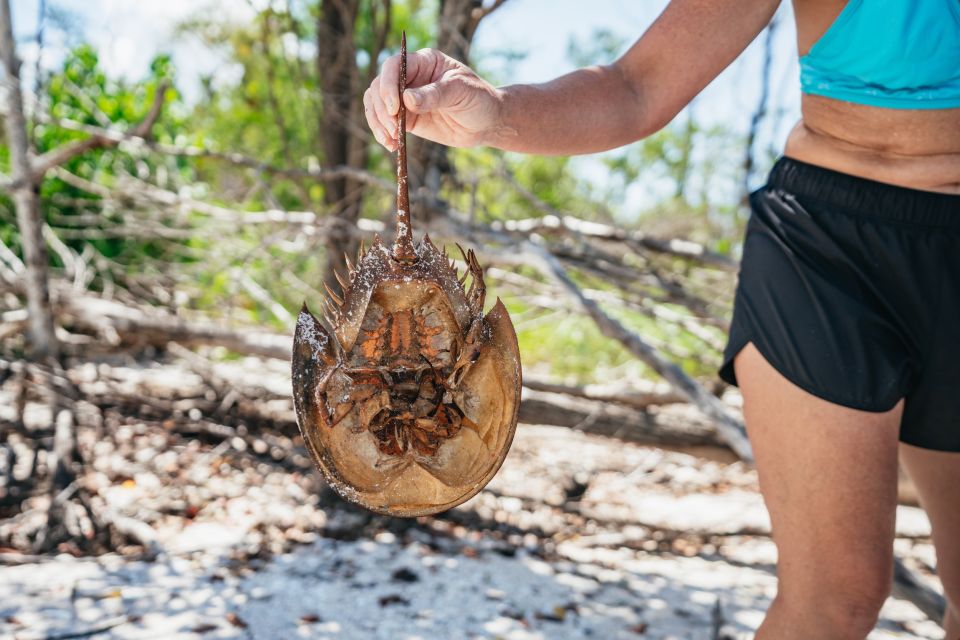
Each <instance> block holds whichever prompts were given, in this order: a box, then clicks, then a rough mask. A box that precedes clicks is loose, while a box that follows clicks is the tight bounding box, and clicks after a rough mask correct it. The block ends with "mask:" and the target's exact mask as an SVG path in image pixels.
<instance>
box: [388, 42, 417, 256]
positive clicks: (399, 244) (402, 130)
mask: <svg viewBox="0 0 960 640" xmlns="http://www.w3.org/2000/svg"><path fill="white" fill-rule="evenodd" d="M406 88H407V32H406V31H404V32H403V35H402V36H401V39H400V86H399V93H400V96H399V97H400V110H399V112H398V113H397V239H396V241H394V243H393V259H394V260H396V261H398V262H416V260H417V254H416V252H415V251H414V249H413V228H412V227H411V226H410V193H409V192H408V191H407V107H406V106H405V105H404V104H403V91H404V89H406Z"/></svg>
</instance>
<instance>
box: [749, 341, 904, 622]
mask: <svg viewBox="0 0 960 640" xmlns="http://www.w3.org/2000/svg"><path fill="white" fill-rule="evenodd" d="M734 366H735V367H736V374H737V380H738V382H739V385H740V388H741V390H742V392H743V399H744V414H745V418H746V425H747V431H748V433H749V435H750V441H751V443H752V445H753V450H754V454H755V456H756V462H757V470H758V472H759V478H760V490H761V491H762V492H763V497H764V500H765V502H766V505H767V509H768V510H769V511H770V519H771V522H772V524H773V540H774V542H775V543H776V545H777V552H778V556H779V558H778V565H777V576H778V585H777V596H776V598H775V599H774V602H773V604H772V605H771V607H770V609H769V610H768V612H767V616H766V618H765V619H764V621H763V624H762V625H761V626H760V629H759V631H758V632H757V636H756V637H757V638H758V639H760V640H772V639H775V640H791V639H794V638H797V639H805V640H806V639H809V638H818V639H821V640H841V639H847V638H851V639H856V640H863V638H865V637H866V635H867V634H868V633H869V632H870V630H871V629H873V627H874V624H875V623H876V619H877V616H878V614H879V612H880V608H881V606H882V605H883V602H884V600H886V597H887V595H888V593H889V591H890V586H891V581H892V571H893V568H892V558H893V536H894V525H895V514H896V495H897V440H898V435H899V424H900V416H901V412H902V407H903V402H902V401H901V402H900V403H898V404H897V406H896V407H895V408H894V409H892V410H891V411H889V412H886V413H872V412H866V411H857V410H854V409H848V408H846V407H842V406H839V405H836V404H832V403H830V402H827V401H825V400H821V399H820V398H817V397H816V396H813V395H811V394H809V393H807V392H806V391H803V390H802V389H800V388H799V387H797V386H795V385H793V384H792V383H791V382H789V381H788V380H787V379H786V378H784V377H783V376H782V375H780V374H779V373H778V372H777V371H776V370H775V369H774V368H773V367H772V366H771V365H770V364H769V363H768V362H767V361H766V360H765V359H764V358H763V356H762V355H760V352H759V351H757V349H756V348H755V347H754V346H753V344H752V343H751V344H748V345H747V346H746V347H745V348H744V349H743V350H742V351H741V352H740V353H739V354H738V355H737V357H736V360H735V361H734Z"/></svg>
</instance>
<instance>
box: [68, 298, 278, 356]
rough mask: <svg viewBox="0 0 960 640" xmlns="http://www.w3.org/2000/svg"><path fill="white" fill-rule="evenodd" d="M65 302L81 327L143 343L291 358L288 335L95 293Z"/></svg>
mask: <svg viewBox="0 0 960 640" xmlns="http://www.w3.org/2000/svg"><path fill="white" fill-rule="evenodd" d="M63 304H64V306H65V308H66V311H67V313H68V314H69V316H70V317H71V318H72V321H73V323H75V325H76V326H77V327H78V328H82V329H84V330H87V331H95V332H104V333H107V334H109V333H110V332H115V333H117V334H122V336H123V337H124V338H125V339H128V340H131V341H133V342H138V343H141V344H153V345H159V346H162V345H165V344H166V343H167V342H179V343H181V344H185V345H195V344H207V345H215V346H222V347H226V348H227V349H230V350H231V351H236V352H238V353H246V354H250V355H259V356H265V357H268V358H281V359H286V358H289V357H290V347H291V344H292V340H291V339H290V338H289V337H288V336H280V335H277V334H273V333H263V332H256V331H246V330H233V329H227V328H225V327H224V326H223V325H222V324H214V323H212V322H191V321H187V320H184V319H182V318H178V317H176V316H172V315H170V314H167V313H161V312H153V313H148V312H147V311H145V310H143V309H137V308H134V307H130V306H127V305H123V304H120V303H118V302H113V301H111V300H105V299H102V298H96V297H94V296H71V297H68V298H66V299H64V300H63Z"/></svg>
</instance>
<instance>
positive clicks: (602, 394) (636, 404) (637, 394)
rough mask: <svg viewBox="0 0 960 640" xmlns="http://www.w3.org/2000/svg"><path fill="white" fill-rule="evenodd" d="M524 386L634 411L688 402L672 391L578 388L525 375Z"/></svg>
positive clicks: (621, 386) (604, 386)
mask: <svg viewBox="0 0 960 640" xmlns="http://www.w3.org/2000/svg"><path fill="white" fill-rule="evenodd" d="M523 386H524V387H527V388H528V389H531V390H533V391H545V392H547V393H559V394H562V395H565V396H573V397H575V398H584V399H585V400H593V401H596V402H612V403H614V404H620V405H624V406H627V407H632V408H634V409H640V410H643V409H647V408H649V407H652V406H659V405H664V404H676V403H678V402H686V398H684V397H683V396H681V395H680V394H679V393H677V392H675V391H673V390H671V389H661V388H656V387H652V388H650V389H646V390H641V389H637V388H633V387H628V386H626V385H587V386H585V387H578V386H573V385H566V384H557V383H555V382H549V381H546V380H540V379H538V378H534V377H530V376H528V375H525V376H524V377H523Z"/></svg>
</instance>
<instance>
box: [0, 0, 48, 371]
mask: <svg viewBox="0 0 960 640" xmlns="http://www.w3.org/2000/svg"><path fill="white" fill-rule="evenodd" d="M0 58H2V63H3V72H4V75H3V82H4V85H5V88H6V93H7V104H6V111H7V113H6V118H5V121H6V130H7V132H6V133H7V142H8V144H9V147H10V170H11V185H10V188H11V191H12V192H13V203H14V207H15V208H16V210H17V225H18V226H19V228H20V243H21V245H22V246H23V261H24V265H25V266H26V269H25V274H24V275H25V277H26V294H27V310H28V312H29V314H30V321H29V337H30V355H31V357H32V358H34V359H36V360H46V359H48V358H50V357H56V356H57V351H58V349H57V341H56V337H55V336H54V333H53V314H52V313H51V311H50V291H49V288H48V273H47V272H48V266H47V248H46V245H45V244H44V241H43V235H42V228H43V223H42V220H41V219H40V203H39V198H38V196H37V181H36V180H35V178H34V175H33V170H32V168H31V165H30V151H29V142H28V139H27V122H26V117H25V116H24V113H23V94H22V92H21V89H20V62H19V60H17V52H16V45H15V42H14V39H13V24H12V20H11V17H10V3H9V0H0Z"/></svg>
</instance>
